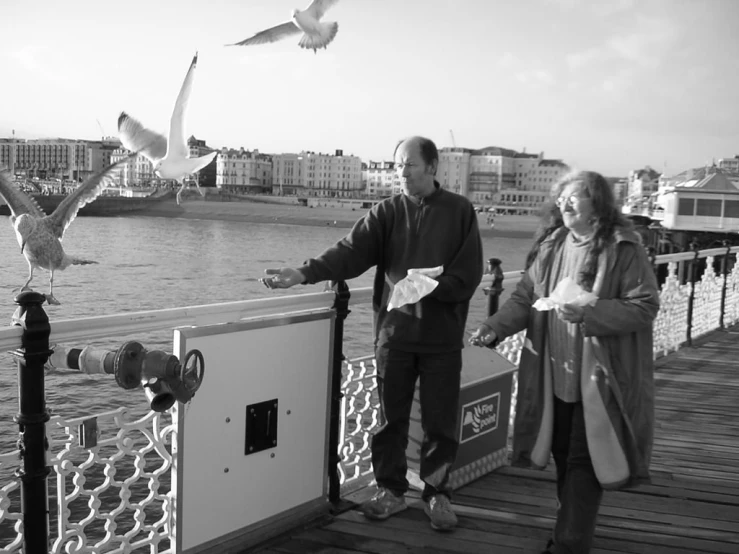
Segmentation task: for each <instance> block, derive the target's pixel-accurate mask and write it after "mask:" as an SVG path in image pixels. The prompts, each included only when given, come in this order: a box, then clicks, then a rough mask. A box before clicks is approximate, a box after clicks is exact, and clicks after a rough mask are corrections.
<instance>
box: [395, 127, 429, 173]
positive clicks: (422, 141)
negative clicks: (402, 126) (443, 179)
mask: <svg viewBox="0 0 739 554" xmlns="http://www.w3.org/2000/svg"><path fill="white" fill-rule="evenodd" d="M412 139H415V140H417V141H418V147H419V149H420V150H421V158H422V159H423V163H425V164H426V165H432V166H434V175H436V169H438V167H439V149H438V148H436V144H434V141H433V140H431V139H430V138H426V137H418V136H416V137H408V138H404V139H402V140H399V141H398V144H396V145H395V150H393V160H394V159H395V155H396V154H397V153H398V148H400V145H401V144H403V143H404V142H406V141H409V140H412Z"/></svg>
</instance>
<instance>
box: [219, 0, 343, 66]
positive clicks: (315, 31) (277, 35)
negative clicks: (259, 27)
mask: <svg viewBox="0 0 739 554" xmlns="http://www.w3.org/2000/svg"><path fill="white" fill-rule="evenodd" d="M338 1H339V0H313V1H312V2H311V3H310V6H308V8H307V9H305V10H303V11H300V10H297V9H296V10H293V12H292V20H291V21H286V22H285V23H282V24H280V25H277V26H275V27H271V28H269V29H265V30H264V31H260V32H259V33H257V34H256V35H254V36H252V37H249V38H247V39H244V40H242V41H241V42H237V43H235V44H227V45H226V46H249V45H251V44H265V43H269V42H277V41H278V40H282V39H283V38H286V37H289V36H291V35H297V34H299V33H301V32H302V33H303V36H302V37H301V38H300V42H298V45H299V46H300V47H301V48H311V49H313V53H316V50H317V49H318V48H326V46H328V45H329V43H330V42H331V41H332V40H334V37H335V36H336V33H337V32H338V30H339V24H338V23H336V22H335V21H326V22H325V23H324V22H321V18H322V17H323V14H324V13H326V11H327V10H328V9H329V8H330V7H331V6H333V5H334V4H336V2H338Z"/></svg>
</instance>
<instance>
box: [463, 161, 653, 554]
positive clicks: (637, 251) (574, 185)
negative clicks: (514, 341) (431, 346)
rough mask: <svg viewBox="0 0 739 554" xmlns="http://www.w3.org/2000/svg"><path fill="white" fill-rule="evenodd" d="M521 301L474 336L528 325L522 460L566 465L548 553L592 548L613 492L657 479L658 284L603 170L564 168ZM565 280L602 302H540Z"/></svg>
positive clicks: (475, 340) (491, 337)
mask: <svg viewBox="0 0 739 554" xmlns="http://www.w3.org/2000/svg"><path fill="white" fill-rule="evenodd" d="M554 198H555V199H556V200H555V201H554V203H553V204H552V206H551V207H550V209H549V210H548V211H547V213H546V214H545V216H544V218H543V220H542V226H541V227H540V229H539V231H538V232H537V236H536V239H535V242H534V245H533V248H532V249H531V252H529V255H528V257H527V260H526V271H525V273H524V275H523V277H522V278H521V281H520V282H519V283H518V285H517V287H516V290H515V292H514V293H513V294H512V296H511V298H510V299H509V300H508V301H507V302H506V303H505V304H504V305H503V306H502V307H501V309H500V310H499V311H498V312H497V313H496V314H494V315H492V316H491V317H489V318H488V319H487V320H486V321H485V323H483V324H482V325H481V326H480V328H479V329H477V331H476V332H475V333H474V334H473V335H472V337H471V338H470V343H471V344H473V345H477V346H494V345H496V344H497V343H499V342H500V341H501V340H503V339H505V338H506V337H508V336H511V335H513V334H515V333H517V332H519V331H521V330H523V329H526V341H525V345H524V348H523V351H522V352H521V361H520V364H519V375H518V403H517V408H516V420H515V428H514V447H513V450H514V451H513V463H514V465H524V466H530V467H537V468H544V467H545V466H546V465H547V463H548V461H549V453H550V452H551V453H552V455H553V457H554V462H555V465H556V469H557V499H558V504H559V508H558V510H557V521H556V524H555V528H554V533H553V536H552V539H551V540H550V541H549V544H548V545H547V549H546V550H545V551H544V552H545V553H562V552H567V553H575V552H577V553H580V552H588V551H589V550H590V545H591V543H592V539H593V534H594V532H595V522H596V516H597V512H598V508H599V506H600V501H601V497H602V494H603V489H619V488H623V487H627V486H633V485H635V484H638V483H640V482H645V481H648V480H649V459H650V456H651V450H652V435H653V428H654V381H653V364H652V360H653V354H652V322H653V320H654V318H655V317H656V315H657V312H658V310H659V293H658V290H657V281H656V279H655V276H654V272H653V270H652V267H651V265H650V264H649V261H648V259H647V256H646V253H645V251H644V248H643V246H642V245H641V242H640V239H639V235H638V234H637V233H636V232H635V231H634V230H633V228H632V226H631V224H630V223H629V222H628V220H627V219H626V218H625V217H624V216H623V215H622V214H621V212H620V211H619V209H618V207H617V206H616V202H615V199H614V196H613V191H612V190H611V187H610V186H609V184H608V182H607V181H606V180H605V179H604V178H603V176H602V175H600V174H598V173H594V172H590V171H582V172H575V173H572V174H569V175H567V176H565V177H564V178H563V179H562V180H561V181H560V182H559V183H557V185H555V187H554ZM564 277H570V278H572V279H573V280H575V281H576V282H577V283H578V284H579V285H580V286H581V287H582V288H583V289H584V290H586V291H591V292H593V293H595V294H596V295H597V297H598V299H597V300H596V301H595V302H594V303H593V304H592V305H586V306H578V305H574V304H564V305H562V306H559V307H557V308H556V309H555V310H553V311H539V310H537V309H535V308H533V304H534V302H536V300H537V299H538V298H544V297H548V296H550V294H551V293H552V291H553V289H554V288H555V287H556V285H557V283H559V282H560V281H561V280H562V279H563V278H564Z"/></svg>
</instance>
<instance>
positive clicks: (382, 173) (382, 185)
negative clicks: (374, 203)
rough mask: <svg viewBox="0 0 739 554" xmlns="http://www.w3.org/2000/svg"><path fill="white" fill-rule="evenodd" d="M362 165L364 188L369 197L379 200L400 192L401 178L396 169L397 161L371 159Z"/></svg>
mask: <svg viewBox="0 0 739 554" xmlns="http://www.w3.org/2000/svg"><path fill="white" fill-rule="evenodd" d="M362 166H363V167H362V182H363V184H364V185H363V186H362V189H363V190H365V191H366V193H367V196H368V197H369V198H374V199H378V200H379V199H381V198H388V197H390V196H392V195H394V194H398V193H399V192H400V178H399V177H398V172H397V171H396V170H395V162H388V161H381V162H375V161H372V160H370V161H369V162H368V163H367V164H362Z"/></svg>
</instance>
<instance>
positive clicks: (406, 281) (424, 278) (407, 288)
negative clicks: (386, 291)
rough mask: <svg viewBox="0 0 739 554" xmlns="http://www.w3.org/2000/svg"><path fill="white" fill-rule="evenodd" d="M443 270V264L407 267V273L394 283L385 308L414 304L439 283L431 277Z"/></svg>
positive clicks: (390, 308) (436, 275)
mask: <svg viewBox="0 0 739 554" xmlns="http://www.w3.org/2000/svg"><path fill="white" fill-rule="evenodd" d="M443 271H444V266H441V265H440V266H438V267H426V268H418V269H409V270H408V275H406V276H405V277H403V278H402V279H401V280H400V281H398V282H397V283H395V287H393V293H392V295H391V296H390V301H389V302H388V303H387V310H388V311H390V310H392V309H393V308H400V307H401V306H405V305H406V304H415V303H416V302H418V301H419V300H421V298H423V297H424V296H426V295H428V294H430V293H431V291H433V290H434V289H435V288H436V287H437V286H438V285H439V283H438V282H437V281H436V280H434V279H433V277H438V276H439V275H441V274H442V272H443Z"/></svg>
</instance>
